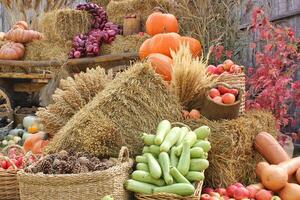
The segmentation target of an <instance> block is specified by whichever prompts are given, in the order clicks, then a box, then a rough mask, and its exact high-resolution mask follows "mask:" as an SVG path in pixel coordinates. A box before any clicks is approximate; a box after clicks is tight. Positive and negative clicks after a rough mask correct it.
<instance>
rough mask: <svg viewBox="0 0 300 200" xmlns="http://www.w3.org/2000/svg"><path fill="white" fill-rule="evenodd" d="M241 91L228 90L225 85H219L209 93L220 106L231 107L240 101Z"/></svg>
mask: <svg viewBox="0 0 300 200" xmlns="http://www.w3.org/2000/svg"><path fill="white" fill-rule="evenodd" d="M238 95H239V91H238V90H237V89H234V88H227V87H226V86H223V85H218V86H217V87H216V88H212V89H210V91H209V95H208V96H209V97H210V98H211V99H212V100H213V101H214V102H216V103H218V104H226V105H231V104H233V103H235V102H236V101H237V99H238Z"/></svg>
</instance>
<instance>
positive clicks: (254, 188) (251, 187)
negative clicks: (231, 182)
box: [246, 185, 259, 198]
mask: <svg viewBox="0 0 300 200" xmlns="http://www.w3.org/2000/svg"><path fill="white" fill-rule="evenodd" d="M246 188H247V190H248V191H249V193H250V195H249V197H250V198H255V194H256V193H257V192H258V190H259V189H257V188H256V187H254V186H251V185H250V186H248V187H246Z"/></svg>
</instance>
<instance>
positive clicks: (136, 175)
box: [131, 170, 166, 186]
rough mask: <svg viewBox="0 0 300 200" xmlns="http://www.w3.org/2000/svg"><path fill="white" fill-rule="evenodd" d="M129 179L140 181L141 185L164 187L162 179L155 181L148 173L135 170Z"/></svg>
mask: <svg viewBox="0 0 300 200" xmlns="http://www.w3.org/2000/svg"><path fill="white" fill-rule="evenodd" d="M131 178H132V179H133V180H136V181H141V182H143V183H150V184H153V185H156V186H164V185H166V184H165V181H164V180H162V179H155V178H153V177H151V175H150V174H149V172H145V171H141V170H136V171H134V172H133V173H132V174H131Z"/></svg>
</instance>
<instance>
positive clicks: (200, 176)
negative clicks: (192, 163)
mask: <svg viewBox="0 0 300 200" xmlns="http://www.w3.org/2000/svg"><path fill="white" fill-rule="evenodd" d="M185 177H186V178H187V179H188V180H189V181H191V182H194V181H203V180H204V173H203V172H193V171H190V172H188V173H187V175H186V176H185Z"/></svg>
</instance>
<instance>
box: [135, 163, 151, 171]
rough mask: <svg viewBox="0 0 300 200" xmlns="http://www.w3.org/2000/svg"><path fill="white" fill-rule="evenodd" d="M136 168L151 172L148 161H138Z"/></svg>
mask: <svg viewBox="0 0 300 200" xmlns="http://www.w3.org/2000/svg"><path fill="white" fill-rule="evenodd" d="M136 169H137V170H142V171H145V172H149V167H148V165H147V164H146V163H138V164H137V165H136Z"/></svg>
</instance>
